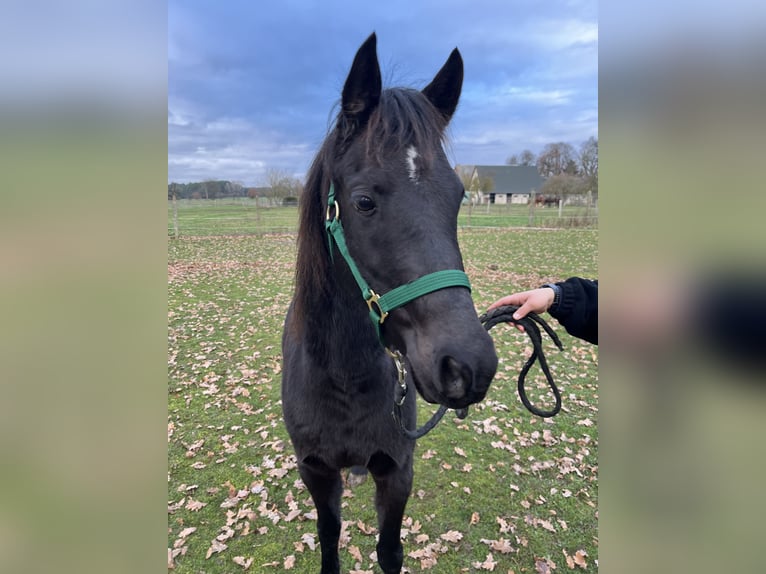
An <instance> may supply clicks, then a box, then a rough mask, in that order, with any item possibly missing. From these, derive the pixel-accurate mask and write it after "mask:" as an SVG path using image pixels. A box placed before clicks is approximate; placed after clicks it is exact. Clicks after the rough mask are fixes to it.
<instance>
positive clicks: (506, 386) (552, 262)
mask: <svg viewBox="0 0 766 574" xmlns="http://www.w3.org/2000/svg"><path fill="white" fill-rule="evenodd" d="M459 238H460V243H461V247H462V249H463V255H464V259H465V263H466V271H467V273H468V275H469V276H470V278H471V282H472V284H473V286H474V290H473V296H474V301H475V303H476V307H477V310H478V311H483V310H484V309H486V307H487V306H488V305H489V304H490V303H491V302H492V301H494V300H495V299H496V298H497V297H499V296H501V295H503V294H506V293H509V292H511V291H513V290H518V289H525V288H529V287H533V286H537V285H539V284H541V283H544V282H547V281H552V280H558V279H561V278H564V277H568V276H570V275H574V274H578V275H584V276H596V275H597V240H598V233H597V231H593V230H556V231H549V230H523V229H522V230H508V229H506V230H488V229H485V230H482V229H463V230H461V231H460V235H459ZM294 257H295V237H294V235H293V234H288V233H275V234H261V235H241V236H229V237H223V236H207V237H184V236H182V237H181V238H180V239H179V240H170V241H169V253H168V324H169V328H168V561H169V567H170V566H172V567H173V568H174V571H175V572H179V573H190V574H191V573H194V574H199V573H207V574H213V573H231V572H239V571H248V572H259V573H260V572H282V571H291V572H298V573H307V572H311V573H312V574H315V573H316V572H318V570H319V552H320V550H319V547H318V542H317V540H316V521H315V515H314V513H313V507H312V504H311V500H310V497H309V495H308V492H307V491H306V489H305V487H304V486H303V484H302V482H301V481H300V478H299V475H298V472H297V469H296V464H295V458H294V456H293V455H292V451H291V445H290V443H289V440H288V437H287V434H286V432H285V429H284V426H283V424H282V420H281V409H280V402H279V381H280V371H281V364H280V346H279V341H280V336H281V328H282V320H283V317H284V313H285V310H286V308H287V305H288V303H289V300H290V297H291V292H292V281H293V263H294ZM551 323H552V325H553V326H554V328H555V329H556V330H557V332H558V333H559V335H560V336H561V338H562V341H563V343H564V347H565V350H564V351H563V352H558V351H556V350H555V347H553V346H552V344H551V345H549V346H548V348H547V354H548V357H549V362H550V363H551V365H552V366H551V368H552V370H553V373H554V377H555V378H556V380H557V382H558V383H559V386H560V388H561V389H562V397H563V410H562V412H561V413H560V414H559V415H558V416H556V417H555V418H554V419H552V420H547V421H542V420H541V419H538V418H537V417H534V416H533V415H531V414H529V413H527V412H526V411H525V410H524V408H523V406H522V405H521V403H520V401H519V399H518V396H517V394H516V390H515V382H516V377H517V373H518V371H519V369H520V367H521V365H522V363H523V361H524V360H525V353H528V352H529V351H530V346H529V342H528V340H527V339H526V336H525V335H523V334H521V333H519V332H517V331H516V330H514V329H511V328H505V326H499V327H496V328H495V329H493V330H492V336H493V338H494V339H495V342H496V347H497V350H498V355H499V357H500V365H499V369H498V374H497V376H496V378H495V381H494V382H493V385H492V388H491V389H490V391H489V394H488V396H487V398H486V399H485V400H484V401H483V402H482V403H481V404H480V405H476V406H474V407H472V408H471V411H470V414H469V416H468V418H467V419H466V420H464V421H459V420H457V419H456V418H455V417H453V416H449V415H448V416H446V417H445V419H444V420H443V421H442V423H441V424H440V425H439V426H438V427H437V428H436V429H435V430H434V431H433V432H431V433H430V434H429V435H427V436H426V437H424V438H423V439H421V440H420V441H419V442H418V445H417V447H416V451H415V485H414V489H413V495H412V498H411V499H410V502H409V504H408V507H407V512H406V520H405V523H404V530H403V535H404V546H405V571H406V572H413V573H414V572H438V573H447V574H451V573H455V572H485V571H493V572H501V573H503V574H506V573H507V572H514V573H520V572H529V573H535V572H550V571H554V570H555V572H559V573H560V572H565V571H570V570H577V571H587V572H595V571H597V560H598V533H597V527H598V506H597V505H598V458H597V453H598V430H597V426H596V425H595V421H596V418H597V415H598V407H597V405H598V394H599V391H598V380H597V365H598V348H597V347H595V346H592V345H589V344H587V343H584V342H582V341H579V340H577V339H574V338H572V337H570V336H568V335H567V334H566V332H565V331H564V330H563V329H562V328H560V326H558V324H557V323H556V321H555V320H552V321H551ZM530 375H532V373H530ZM529 388H530V389H532V392H531V393H530V396H531V398H532V400H533V401H536V402H538V403H541V404H547V405H549V404H550V403H549V402H546V401H547V400H548V399H547V394H546V392H545V386H544V379H543V377H542V375H540V374H539V373H538V374H536V376H535V377H534V379H533V380H530V381H529ZM431 411H432V407H429V405H426V404H425V403H424V402H423V401H420V415H419V418H420V421H421V423H422V422H423V421H424V420H425V418H426V417H427V416H429V415H430V413H431ZM343 506H344V509H343V519H344V523H343V524H344V528H343V537H342V549H341V560H342V571H343V572H347V573H354V574H361V573H367V572H379V569H378V567H377V563H376V562H375V560H374V559H373V558H374V550H375V534H376V527H375V525H376V520H375V513H374V505H373V485H372V484H371V481H368V483H365V484H363V485H361V486H359V487H357V488H356V489H354V490H348V489H347V490H346V492H345V493H344V498H343ZM371 555H372V556H371Z"/></svg>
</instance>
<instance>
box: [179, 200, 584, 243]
mask: <svg viewBox="0 0 766 574" xmlns="http://www.w3.org/2000/svg"><path fill="white" fill-rule="evenodd" d="M176 209H177V212H178V230H179V235H186V236H203V235H253V234H258V233H286V232H294V231H295V230H297V228H298V227H297V226H298V209H297V208H296V207H264V206H262V205H261V206H259V205H258V204H257V203H256V201H255V200H253V199H248V198H232V199H220V200H212V199H211V200H200V199H187V200H179V201H177V202H176ZM530 222H531V224H530ZM458 224H459V225H460V227H463V228H465V227H574V226H576V227H593V226H596V225H597V224H598V217H597V213H596V212H595V211H594V210H593V209H591V210H588V209H586V208H585V207H577V206H566V207H564V209H563V210H562V213H561V217H559V212H558V208H553V207H547V208H544V207H537V208H535V210H534V213H533V214H532V216H531V218H530V211H529V207H528V206H526V205H511V204H508V205H490V206H489V208H487V206H486V205H483V206H477V207H474V208H473V209H469V207H468V206H466V205H464V206H463V207H462V208H461V210H460V216H459V218H458ZM174 234H175V224H174V215H173V205H172V202H168V235H169V236H174Z"/></svg>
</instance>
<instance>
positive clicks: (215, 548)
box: [205, 540, 228, 560]
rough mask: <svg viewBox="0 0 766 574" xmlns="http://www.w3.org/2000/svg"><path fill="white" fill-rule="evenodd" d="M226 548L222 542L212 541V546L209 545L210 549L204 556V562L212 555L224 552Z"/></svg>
mask: <svg viewBox="0 0 766 574" xmlns="http://www.w3.org/2000/svg"><path fill="white" fill-rule="evenodd" d="M227 548H228V546H226V544H224V543H223V542H219V541H218V540H213V542H212V544H211V545H210V548H208V549H207V553H206V554H205V560H207V559H208V558H210V557H211V556H212V555H213V553H214V552H215V553H218V552H223V551H224V550H226V549H227Z"/></svg>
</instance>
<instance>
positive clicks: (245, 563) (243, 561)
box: [232, 556, 253, 570]
mask: <svg viewBox="0 0 766 574" xmlns="http://www.w3.org/2000/svg"><path fill="white" fill-rule="evenodd" d="M232 560H233V561H234V564H238V565H239V566H242V568H244V569H245V570H247V569H248V568H250V565H251V564H252V563H253V559H252V558H245V557H244V556H235V557H234V558H232Z"/></svg>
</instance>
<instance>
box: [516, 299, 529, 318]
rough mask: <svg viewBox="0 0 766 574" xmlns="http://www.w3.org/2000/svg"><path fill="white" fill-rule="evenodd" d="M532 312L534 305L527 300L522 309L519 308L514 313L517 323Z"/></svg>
mask: <svg viewBox="0 0 766 574" xmlns="http://www.w3.org/2000/svg"><path fill="white" fill-rule="evenodd" d="M531 310H532V305H531V304H530V302H529V300H527V301H525V303H524V304H523V305H522V306H521V307H519V308H518V309H516V311H514V313H513V318H514V319H516V320H517V321H518V320H519V319H523V318H524V317H526V316H527V314H528V313H529V312H530V311H531Z"/></svg>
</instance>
